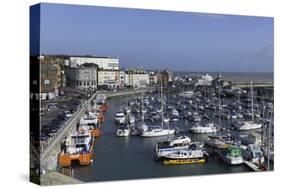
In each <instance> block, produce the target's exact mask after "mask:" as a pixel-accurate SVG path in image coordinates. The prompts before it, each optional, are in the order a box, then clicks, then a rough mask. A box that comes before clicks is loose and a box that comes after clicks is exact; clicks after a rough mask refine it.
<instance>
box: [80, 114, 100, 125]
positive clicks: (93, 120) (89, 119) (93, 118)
mask: <svg viewBox="0 0 281 188" xmlns="http://www.w3.org/2000/svg"><path fill="white" fill-rule="evenodd" d="M97 117H98V113H93V112H89V113H88V114H86V115H85V116H84V117H82V118H81V119H80V120H79V123H80V125H97V124H98V118H97Z"/></svg>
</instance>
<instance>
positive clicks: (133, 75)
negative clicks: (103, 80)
mask: <svg viewBox="0 0 281 188" xmlns="http://www.w3.org/2000/svg"><path fill="white" fill-rule="evenodd" d="M125 85H126V86H127V87H134V88H138V87H146V86H148V85H149V74H148V73H147V72H145V71H128V72H126V75H125Z"/></svg>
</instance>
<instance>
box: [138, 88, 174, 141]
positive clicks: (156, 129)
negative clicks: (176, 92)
mask: <svg viewBox="0 0 281 188" xmlns="http://www.w3.org/2000/svg"><path fill="white" fill-rule="evenodd" d="M163 109H164V108H163V91H162V84H161V111H162V112H161V115H162V118H161V120H162V122H161V126H149V127H148V126H146V125H145V124H144V120H143V123H142V126H143V127H145V129H142V130H141V134H140V136H142V137H158V136H166V135H172V134H175V132H176V131H175V129H169V126H168V129H165V128H164V127H163V124H164V122H163V120H164V110H163ZM142 119H144V118H143V116H142ZM168 125H169V124H168Z"/></svg>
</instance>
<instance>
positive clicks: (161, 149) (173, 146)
mask: <svg viewBox="0 0 281 188" xmlns="http://www.w3.org/2000/svg"><path fill="white" fill-rule="evenodd" d="M190 143H191V139H190V138H189V137H188V136H180V137H177V138H174V139H173V140H168V141H164V142H158V143H157V144H156V145H155V154H156V157H157V158H158V159H159V158H162V157H163V154H167V153H171V152H175V151H179V150H182V149H187V148H188V147H189V145H190Z"/></svg>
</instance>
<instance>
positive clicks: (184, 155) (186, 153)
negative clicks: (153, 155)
mask: <svg viewBox="0 0 281 188" xmlns="http://www.w3.org/2000/svg"><path fill="white" fill-rule="evenodd" d="M206 156H208V153H206V152H205V151H203V150H202V149H201V148H197V146H196V145H195V144H191V145H190V146H189V147H188V149H182V150H179V151H174V152H171V153H165V154H163V157H164V158H165V159H204V158H206Z"/></svg>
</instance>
